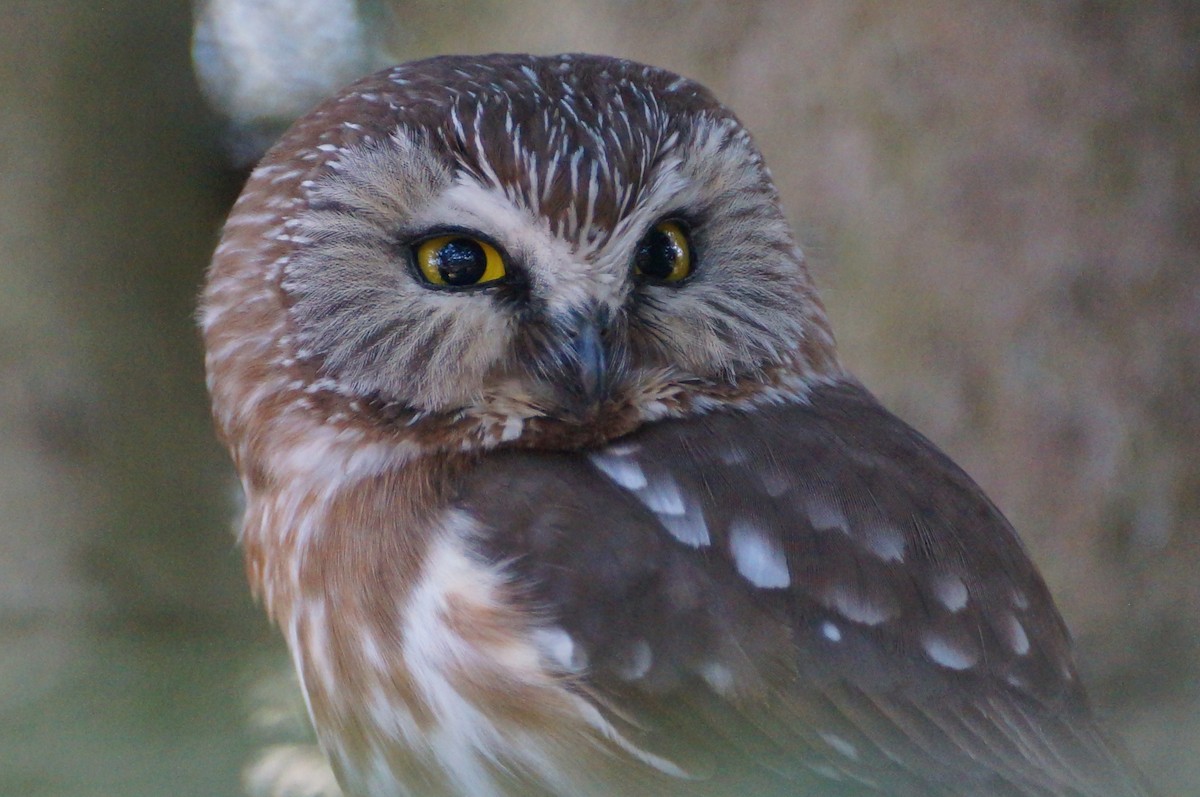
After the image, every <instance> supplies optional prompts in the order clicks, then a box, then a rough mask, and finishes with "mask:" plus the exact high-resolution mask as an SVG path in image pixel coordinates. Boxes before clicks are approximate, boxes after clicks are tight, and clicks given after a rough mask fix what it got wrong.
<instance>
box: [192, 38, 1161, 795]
mask: <svg viewBox="0 0 1200 797" xmlns="http://www.w3.org/2000/svg"><path fill="white" fill-rule="evenodd" d="M201 319H202V320H201V324H202V328H203V335H204V341H205V345H206V350H207V359H206V364H207V372H208V384H209V389H210V392H211V394H212V403H213V413H214V417H215V420H216V425H217V427H218V430H219V434H220V436H221V437H222V439H223V441H224V442H225V443H226V445H227V446H228V448H229V450H230V452H231V454H232V457H233V461H234V463H235V465H236V467H237V471H238V473H239V475H240V478H241V482H242V486H243V488H244V491H245V496H246V502H247V503H246V510H245V516H244V519H243V522H242V528H241V543H242V546H243V548H244V552H245V561H246V569H247V572H248V575H249V580H250V582H251V584H252V586H253V589H254V591H255V593H256V594H257V595H258V596H259V598H260V599H261V601H262V602H263V604H264V605H265V608H266V610H267V612H268V613H269V614H270V616H271V618H272V619H273V620H274V621H275V623H277V624H278V626H279V628H280V629H281V630H282V633H283V635H284V636H285V637H286V640H287V644H288V647H289V649H290V651H291V654H292V657H293V659H294V663H295V668H296V672H297V673H298V675H299V680H300V683H301V685H302V687H303V692H304V696H305V699H306V701H307V706H308V710H309V713H310V715H311V719H312V722H313V725H314V727H315V729H316V732H317V736H318V738H319V740H320V743H321V746H322V747H323V749H324V751H325V753H326V754H327V755H328V757H329V759H330V761H331V763H332V766H333V769H334V772H335V773H336V775H337V778H338V781H339V783H340V785H341V788H342V789H343V790H344V791H345V793H346V794H347V795H351V796H352V797H398V796H399V795H414V796H417V795H437V796H446V797H449V796H450V795H455V796H458V797H502V796H504V795H508V796H516V795H522V796H523V795H571V796H572V797H573V796H574V795H587V796H589V797H592V796H598V795H656V796H657V795H749V794H755V795H841V796H843V797H851V796H853V795H859V796H862V797H866V796H867V795H896V796H901V795H908V796H913V797H915V796H917V795H920V796H921V797H931V796H936V795H964V796H967V797H985V796H986V797H1002V796H1003V797H1034V796H1035V795H1037V796H1039V797H1041V796H1049V795H1062V796H1066V795H1072V796H1074V797H1083V796H1084V795H1087V796H1089V797H1119V796H1127V797H1128V796H1131V795H1143V794H1145V793H1146V792H1145V791H1144V787H1143V786H1142V785H1141V782H1140V780H1139V778H1138V776H1137V775H1136V774H1133V773H1132V772H1131V771H1130V770H1129V769H1128V768H1127V767H1126V766H1125V765H1124V764H1123V762H1122V756H1121V754H1120V753H1118V752H1117V751H1116V750H1115V749H1114V747H1113V745H1112V744H1111V743H1110V742H1109V741H1107V740H1106V737H1105V736H1104V735H1103V733H1102V732H1101V731H1100V729H1099V728H1098V727H1097V723H1096V722H1095V720H1094V719H1093V717H1092V715H1091V713H1090V711H1089V708H1088V706H1087V702H1086V697H1085V694H1084V691H1083V688H1082V687H1081V685H1080V682H1079V677H1078V674H1077V671H1076V667H1075V664H1074V663H1073V659H1072V653H1071V650H1070V644H1069V640H1068V634H1067V631H1066V629H1065V627H1064V624H1063V621H1062V619H1061V618H1060V616H1059V614H1058V612H1057V610H1056V609H1055V606H1054V604H1053V602H1052V599H1051V597H1050V595H1049V593H1048V592H1047V589H1046V586H1045V584H1044V583H1043V581H1042V579H1041V578H1040V577H1039V575H1038V573H1037V571H1036V569H1035V568H1034V566H1033V565H1032V564H1031V562H1030V560H1029V557H1028V556H1027V554H1026V553H1025V551H1024V549H1023V548H1022V546H1021V543H1020V541H1019V540H1018V538H1017V536H1016V534H1015V533H1014V531H1013V529H1012V528H1011V526H1010V525H1009V523H1008V522H1007V521H1006V520H1005V519H1004V517H1003V516H1002V515H1001V514H1000V512H999V511H998V510H997V508H996V507H995V506H994V505H993V504H992V503H991V502H990V501H989V500H988V498H987V497H986V496H985V495H984V494H983V493H982V492H981V491H980V489H979V487H977V486H976V485H975V484H974V483H973V482H972V481H971V479H970V478H969V477H968V476H967V475H966V474H965V473H963V471H962V470H960V469H959V468H958V467H956V466H955V464H954V463H953V462H951V461H950V460H949V459H948V458H947V457H946V456H945V455H944V454H942V453H941V452H940V451H939V450H938V449H937V448H936V447H934V446H933V445H932V444H931V443H930V442H929V441H928V440H926V439H925V438H924V437H922V436H921V435H920V434H918V433H917V432H915V431H914V430H913V429H911V428H910V427H908V426H907V425H905V424H904V423H903V422H902V421H900V420H899V419H897V418H896V417H895V416H894V415H892V414H890V413H889V412H888V411H887V410H885V409H884V408H883V407H881V406H880V404H879V403H878V402H877V401H876V400H875V398H873V397H872V395H871V394H870V393H869V392H868V391H867V390H866V389H865V388H864V387H863V386H862V385H861V384H860V383H859V382H858V381H857V380H856V379H855V378H854V377H853V376H852V375H851V374H850V373H848V372H847V371H846V370H845V369H844V368H843V367H842V365H841V364H840V362H839V360H838V355H837V352H836V349H835V343H834V337H833V335H832V333H831V331H830V327H829V323H828V320H827V318H826V315H825V311H824V309H823V307H822V304H821V302H820V300H819V298H818V297H817V295H816V293H815V290H814V287H813V283H812V280H811V279H810V276H809V274H808V272H807V270H806V267H805V263H804V259H803V257H802V255H801V252H800V250H799V249H798V248H797V245H796V242H795V240H794V238H793V234H792V232H791V229H790V227H789V224H788V223H787V221H786V220H785V217H784V215H783V213H782V211H781V209H780V205H779V197H778V194H777V192H776V189H775V187H774V185H773V184H772V181H771V176H770V173H769V172H768V171H767V168H766V166H765V165H764V163H763V159H762V156H761V155H760V153H759V152H758V150H757V149H756V148H755V145H754V143H753V141H752V139H751V137H750V135H749V133H748V132H747V131H746V129H745V128H744V127H742V125H741V124H740V123H739V121H738V120H737V118H736V117H735V116H734V115H733V113H732V112H731V111H730V110H728V109H727V108H726V107H724V106H723V105H721V104H720V103H719V102H718V101H717V100H716V99H714V97H713V96H712V94H710V93H709V91H708V90H706V89H705V88H704V87H702V86H700V85H698V84H696V83H694V82H692V81H690V80H688V79H686V78H683V77H680V76H679V75H676V74H672V73H671V72H668V71H664V70H662V69H657V68H653V67H649V66H643V65H641V64H637V63H632V62H629V61H624V60H617V59H614V58H608V57H599V56H587V55H562V56H554V57H533V56H525V55H493V56H485V57H440V58H434V59H430V60H425V61H420V62H416V63H410V64H407V65H403V66H398V67H395V68H392V69H389V70H386V71H383V72H380V73H378V74H375V75H373V76H370V77H367V78H364V79H362V80H360V81H359V82H357V83H355V84H354V85H352V86H350V87H349V88H347V89H346V90H345V91H343V92H342V93H341V94H339V95H338V96H335V97H333V98H331V99H329V100H328V101H326V102H325V103H324V104H322V105H320V106H319V107H317V108H316V109H315V110H313V111H312V112H311V113H310V114H308V115H307V116H306V117H304V118H303V119H301V120H300V121H299V122H297V123H296V124H295V125H294V126H293V127H292V129H291V130H290V131H289V132H288V133H286V134H285V135H284V136H283V138H282V139H281V140H280V141H279V142H278V144H277V145H276V146H275V147H274V148H273V149H272V150H271V151H270V152H269V153H268V154H267V155H266V157H265V158H264V159H263V160H262V162H261V163H260V165H259V166H258V167H257V169H256V170H255V171H254V173H253V174H252V176H251V177H250V179H249V182H248V183H247V185H246V187H245V190H244V192H243V193H242V195H241V197H240V198H239V199H238V201H237V203H236V205H235V206H234V208H233V211H232V213H231V215H230V216H229V219H228V222H227V223H226V225H225V228H224V234H223V237H222V239H221V242H220V244H219V246H218V247H217V250H216V254H215V257H214V260H213V263H212V267H211V269H210V271H209V274H208V280H207V286H206V289H205V292H204V297H203V306H202V310H201Z"/></svg>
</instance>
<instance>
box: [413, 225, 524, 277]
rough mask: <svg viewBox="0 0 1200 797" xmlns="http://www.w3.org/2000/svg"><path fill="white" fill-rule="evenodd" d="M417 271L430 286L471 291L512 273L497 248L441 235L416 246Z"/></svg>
mask: <svg viewBox="0 0 1200 797" xmlns="http://www.w3.org/2000/svg"><path fill="white" fill-rule="evenodd" d="M413 256H414V257H415V259H416V264H417V269H418V271H420V272H421V276H422V277H424V278H425V280H426V282H428V283H429V284H430V285H437V286H439V287H445V288H470V287H473V286H476V285H485V284H487V283H489V282H495V281H497V280H499V279H503V278H504V277H505V275H506V274H507V273H508V269H507V268H506V266H505V263H504V257H503V256H502V255H501V254H500V252H499V251H498V250H497V249H496V247H494V246H492V245H491V244H489V243H487V242H486V241H481V240H479V239H477V238H472V237H470V236H467V235H439V236H436V237H434V238H427V239H426V240H424V241H421V242H420V243H418V244H416V245H415V246H414V247H413Z"/></svg>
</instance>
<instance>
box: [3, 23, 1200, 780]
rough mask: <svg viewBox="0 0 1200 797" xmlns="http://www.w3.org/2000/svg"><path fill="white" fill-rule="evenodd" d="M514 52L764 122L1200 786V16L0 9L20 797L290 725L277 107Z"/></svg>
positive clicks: (839, 309)
mask: <svg viewBox="0 0 1200 797" xmlns="http://www.w3.org/2000/svg"><path fill="white" fill-rule="evenodd" d="M278 7H283V8H285V9H287V10H286V11H285V13H284V15H283V17H280V18H277V19H276V21H275V22H273V23H272V22H269V21H266V22H265V21H264V19H266V20H269V19H270V17H263V16H262V15H263V14H270V13H272V12H277V11H278ZM197 19H199V20H200V21H201V23H202V24H201V29H200V32H199V34H198V36H197V39H196V53H197V56H198V58H199V62H200V65H201V69H200V73H201V75H202V76H203V77H204V79H205V81H207V82H206V84H205V85H206V88H205V89H204V91H203V92H202V90H201V88H200V87H199V85H198V82H197V79H196V72H195V70H194V69H193V65H192V59H191V52H192V46H193V44H192V39H193V26H194V21H195V20H197ZM280 19H282V20H283V21H282V22H281V21H279V20H280ZM497 50H506V51H532V52H541V53H552V52H559V51H566V50H587V51H593V52H605V53H610V54H614V55H621V56H627V57H631V58H635V59H638V60H643V61H647V62H651V63H655V64H658V65H661V66H665V67H668V68H671V69H674V70H676V71H679V72H683V73H685V74H687V75H689V76H692V77H694V78H697V79H699V80H700V81H702V82H704V83H706V84H707V85H709V86H710V87H711V88H712V89H713V90H714V91H715V92H716V93H717V94H718V96H720V97H721V98H723V99H724V100H725V101H726V102H727V103H728V104H729V105H731V106H732V107H733V108H734V109H735V110H736V111H737V112H738V114H739V115H740V116H741V118H742V119H743V121H744V122H745V123H746V124H747V126H748V127H749V128H750V129H751V130H752V131H754V133H755V134H756V136H757V138H758V141H759V144H760V145H761V147H762V149H763V150H764V151H765V153H766V156H767V160H768V163H769V164H770V165H771V167H772V170H773V172H774V174H775V176H776V178H777V180H778V182H779V184H780V188H781V189H782V192H783V196H784V200H785V204H786V207H787V210H788V212H789V214H790V215H791V217H792V218H793V220H794V221H795V223H796V225H797V229H798V230H799V233H800V235H801V239H802V241H803V242H804V243H805V244H806V249H807V252H808V254H809V258H810V261H811V265H812V269H813V271H814V274H815V277H816V280H817V282H818V284H819V285H820V286H821V287H822V289H823V293H824V297H825V300H826V303H827V305H828V307H829V310H830V313H831V315H832V317H833V321H834V326H835V329H836V331H837V332H838V334H839V338H840V342H841V346H842V351H843V356H844V359H845V360H846V361H847V362H848V363H849V364H850V365H851V367H852V368H853V369H854V370H855V371H856V372H857V373H858V374H859V375H860V376H861V377H862V378H863V379H864V381H865V382H866V383H867V384H868V385H869V386H870V387H872V389H873V390H874V391H875V392H876V393H877V394H879V395H880V397H881V398H882V399H883V400H884V402H885V403H886V404H888V405H889V406H890V407H891V408H892V409H893V410H895V411H897V412H898V414H900V415H901V416H902V417H904V418H906V419H907V420H909V421H910V422H912V423H913V424H914V425H915V426H917V427H918V428H919V429H921V430H922V431H924V432H925V433H926V434H928V435H929V436H930V437H932V438H933V439H934V440H935V441H936V442H937V443H939V444H940V445H941V446H942V447H943V448H945V449H946V450H947V451H948V452H949V453H950V454H951V455H952V456H953V457H954V458H955V459H957V460H958V461H959V463H960V464H962V465H963V466H964V467H965V468H966V469H967V471H968V472H970V473H971V474H972V475H973V476H974V477H975V478H976V479H977V480H978V481H979V482H981V484H982V485H983V486H984V488H985V489H986V490H987V491H988V492H989V493H990V494H991V496H992V497H993V499H994V500H995V501H996V502H997V503H998V504H999V505H1000V507H1001V508H1002V509H1003V510H1004V511H1005V512H1006V513H1007V514H1008V515H1009V517H1010V518H1011V519H1012V521H1013V522H1014V524H1015V525H1016V526H1017V528H1018V529H1019V530H1020V531H1021V533H1022V534H1023V536H1024V539H1025V541H1026V543H1027V545H1028V547H1029V548H1030V550H1031V553H1032V555H1033V558H1034V559H1035V560H1036V561H1037V562H1038V564H1039V565H1040V566H1041V568H1042V571H1043V573H1044V574H1045V576H1046V579H1047V580H1048V581H1049V583H1050V586H1051V589H1052V590H1053V592H1054V593H1055V595H1056V596H1057V598H1058V601H1059V605H1060V607H1061V609H1062V611H1063V614H1064V615H1065V616H1066V619H1067V622H1068V623H1069V625H1070V626H1071V628H1072V629H1073V631H1074V633H1075V636H1076V639H1077V643H1078V649H1079V656H1080V660H1081V663H1082V668H1083V671H1084V674H1085V676H1086V679H1087V681H1088V683H1089V685H1090V689H1091V692H1092V695H1093V698H1094V702H1095V704H1096V707H1097V710H1098V711H1099V713H1100V714H1101V715H1102V716H1103V717H1104V718H1105V721H1106V722H1107V724H1108V725H1109V727H1111V728H1112V729H1113V730H1114V731H1116V732H1117V733H1119V734H1120V735H1121V736H1123V737H1124V738H1125V740H1126V741H1127V743H1128V746H1129V747H1130V749H1131V751H1132V753H1133V756H1134V758H1135V759H1136V760H1137V761H1138V762H1139V763H1140V765H1141V766H1142V767H1143V768H1144V769H1145V771H1146V772H1147V773H1148V774H1149V776H1150V778H1151V779H1152V780H1153V781H1154V782H1156V783H1157V784H1158V785H1159V787H1160V789H1161V790H1162V793H1163V795H1190V794H1200V757H1197V756H1196V754H1195V753H1196V751H1197V750H1200V578H1198V577H1197V575H1196V574H1197V572H1198V569H1200V534H1198V531H1200V5H1198V4H1196V3H1195V2H1192V1H1191V0H1178V2H1169V1H1168V0H1147V1H1146V2H1135V1H1134V0H1129V1H1128V2H1120V1H1119V0H1112V1H1111V2H1096V1H1094V2H1079V1H1077V0H1064V2H1057V3H1036V2H1021V3H1012V2H999V1H997V2H990V1H988V2H976V3H972V4H969V5H968V4H962V3H955V2H949V0H945V1H944V2H930V1H929V0H899V1H898V2H893V3H888V4H882V3H873V2H870V1H869V0H860V1H851V2H844V1H842V0H821V1H819V2H785V1H784V0H759V1H758V2H742V3H727V2H682V1H679V0H677V1H675V2H672V1H671V0H658V1H657V2H645V3H635V2H629V1H628V0H607V1H606V2H582V0H528V1H527V2H516V1H514V2H505V1H504V0H481V1H480V2H468V3H462V4H460V5H458V6H456V7H455V8H454V9H448V8H447V7H446V4H444V3H442V2H434V1H433V0H413V1H412V2H401V0H395V2H391V3H386V2H379V3H376V4H373V5H372V4H368V3H365V2H360V3H354V2H352V0H324V2H316V3H308V2H306V1H305V0H292V1H291V2H287V3H284V2H282V0H259V2H254V1H253V0H246V2H242V1H241V0H211V2H207V3H203V4H201V5H199V6H197V7H196V8H192V7H189V6H188V5H187V4H185V3H162V2H150V1H149V0H107V1H106V2H104V3H95V2H91V0H0V109H2V112H0V796H2V797H10V796H12V797H34V796H37V797H43V796H44V797H49V796H50V795H54V796H58V795H62V796H63V797H67V796H68V795H69V796H70V797H83V796H84V795H87V796H89V797H90V796H92V795H95V797H102V796H103V797H109V796H110V795H117V794H119V795H124V796H125V797H143V796H146V797H149V796H150V795H173V796H175V797H184V796H190V795H197V797H199V796H200V795H204V797H234V796H235V795H239V794H241V791H242V790H241V785H240V777H241V775H240V772H241V770H242V768H243V766H244V765H245V764H246V763H247V762H248V761H250V760H251V759H252V758H253V757H254V755H255V751H256V750H258V749H260V748H261V747H262V746H263V745H264V744H266V743H268V742H269V741H271V740H272V739H274V738H276V737H277V736H278V735H280V734H281V733H283V732H284V731H283V730H281V729H280V728H279V727H277V726H278V722H277V721H276V718H275V717H274V716H273V715H272V714H270V712H269V711H267V710H266V709H265V708H264V706H267V707H269V706H270V705H272V704H274V703H277V702H278V700H277V696H276V697H272V696H271V695H267V696H266V697H264V690H266V691H270V690H272V689H282V690H283V692H282V693H283V694H291V693H290V692H289V691H288V687H287V685H286V682H284V685H283V686H282V687H279V686H278V684H277V683H276V681H275V680H274V679H275V677H276V674H277V673H279V672H281V671H283V669H284V657H285V654H284V652H283V646H282V643H281V641H280V640H279V638H278V635H277V634H276V633H275V632H274V631H273V629H271V628H269V627H268V626H267V624H266V622H265V621H264V620H263V619H261V617H260V612H259V610H258V609H257V608H256V607H255V606H253V605H252V603H251V601H250V599H249V597H248V595H247V590H246V587H245V585H244V582H243V579H242V575H241V572H240V567H241V565H240V560H239V555H238V552H237V551H236V549H235V547H234V541H233V536H232V531H231V519H232V518H233V516H234V514H235V511H236V488H235V485H234V482H233V479H232V471H231V469H230V467H229V465H228V463H227V461H226V459H225V456H224V453H223V452H222V451H221V450H220V449H219V447H218V445H217V443H216V442H215V440H214V438H213V435H212V431H211V426H210V423H209V420H208V416H207V407H206V397H205V392H204V381H203V371H202V362H201V351H200V347H199V343H198V336H197V334H196V332H195V330H194V325H193V321H192V315H193V312H194V306H195V299H196V296H197V293H198V290H199V286H200V283H201V280H202V277H203V272H204V268H205V266H206V263H207V261H208V258H209V256H210V254H211V251H212V249H213V247H214V246H215V243H216V237H217V235H218V231H219V228H220V224H221V221H222V218H223V216H224V213H225V212H226V210H227V209H228V206H229V204H230V203H231V202H232V200H233V198H234V197H235V196H236V193H237V190H238V187H239V185H240V181H241V179H242V177H243V176H244V171H243V170H244V167H245V165H246V164H247V163H249V162H250V161H252V159H253V158H254V157H255V153H256V152H258V151H259V149H260V148H261V147H262V146H263V145H264V143H265V142H266V141H269V140H270V138H271V137H272V136H274V135H275V134H276V133H277V132H278V131H279V129H280V125H281V124H283V123H285V122H286V120H287V119H289V118H290V117H291V116H294V115H296V114H298V113H301V112H302V111H303V110H304V108H306V107H308V106H309V105H311V104H313V103H314V102H315V101H316V100H317V99H318V98H319V96H320V95H322V94H324V93H326V92H328V91H329V90H331V89H332V88H333V87H335V86H336V85H338V84H340V83H342V82H346V81H348V80H350V79H352V78H354V77H356V76H357V75H358V74H359V73H361V72H365V71H367V70H369V69H372V68H374V67H376V66H379V65H382V64H384V63H386V62H387V61H389V60H408V59H411V58H417V57H421V56H426V55H433V54H437V53H447V52H487V51H497ZM285 730H286V729H285Z"/></svg>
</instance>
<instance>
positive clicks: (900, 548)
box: [860, 520, 904, 562]
mask: <svg viewBox="0 0 1200 797" xmlns="http://www.w3.org/2000/svg"><path fill="white" fill-rule="evenodd" d="M860 533H861V538H862V542H863V544H864V545H866V546H867V550H869V551H870V552H871V553H873V554H875V555H876V556H878V557H879V558H880V559H882V560H883V561H885V562H902V561H904V534H903V532H901V531H900V529H898V528H896V527H895V526H893V525H892V524H890V523H887V522H884V521H882V520H880V521H868V522H866V523H864V524H863V525H862V528H861V530H860Z"/></svg>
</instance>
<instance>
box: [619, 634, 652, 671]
mask: <svg viewBox="0 0 1200 797" xmlns="http://www.w3.org/2000/svg"><path fill="white" fill-rule="evenodd" d="M653 663H654V653H653V651H651V650H650V643H649V642H647V641H646V640H644V639H638V640H635V641H634V643H633V644H632V645H630V646H629V649H628V650H627V651H625V655H624V656H623V657H622V659H621V663H620V665H619V666H618V667H617V676H618V677H620V678H621V679H622V680H625V681H636V680H638V679H639V678H642V677H644V676H645V675H646V673H648V672H650V665H652V664H653Z"/></svg>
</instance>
